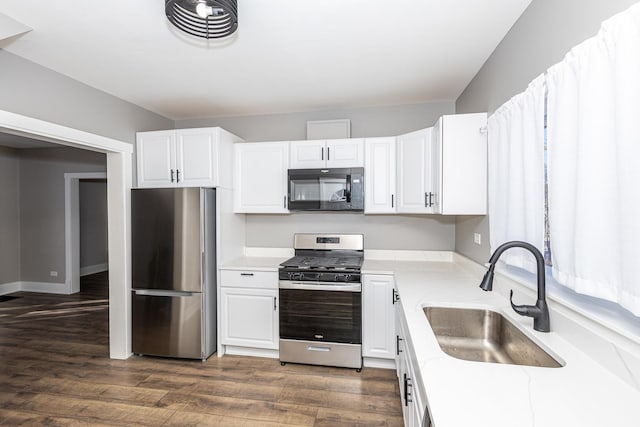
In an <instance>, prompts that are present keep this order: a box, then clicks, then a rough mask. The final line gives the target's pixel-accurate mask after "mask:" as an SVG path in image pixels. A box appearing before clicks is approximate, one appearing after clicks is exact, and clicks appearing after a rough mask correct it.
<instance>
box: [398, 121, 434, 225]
mask: <svg viewBox="0 0 640 427" xmlns="http://www.w3.org/2000/svg"><path fill="white" fill-rule="evenodd" d="M432 131H433V128H428V129H422V130H419V131H416V132H411V133H407V134H405V135H400V136H399V137H398V138H397V141H398V143H397V167H398V174H397V176H398V206H397V212H399V213H423V214H428V213H435V210H434V203H435V201H434V190H433V176H432V174H433V170H432V167H431V163H432V158H433V147H432V143H433V140H432V133H433V132H432Z"/></svg>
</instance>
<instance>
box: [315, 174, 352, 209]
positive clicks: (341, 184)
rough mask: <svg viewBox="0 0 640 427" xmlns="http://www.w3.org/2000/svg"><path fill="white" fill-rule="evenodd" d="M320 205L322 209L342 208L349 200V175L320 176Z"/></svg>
mask: <svg viewBox="0 0 640 427" xmlns="http://www.w3.org/2000/svg"><path fill="white" fill-rule="evenodd" d="M320 195H321V199H320V206H321V208H322V209H329V210H332V209H342V208H343V206H344V204H345V203H347V201H348V197H349V194H348V189H347V177H346V176H345V175H341V176H337V175H334V176H331V175H329V176H323V177H321V178H320Z"/></svg>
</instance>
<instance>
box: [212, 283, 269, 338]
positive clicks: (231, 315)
mask: <svg viewBox="0 0 640 427" xmlns="http://www.w3.org/2000/svg"><path fill="white" fill-rule="evenodd" d="M220 297H221V299H222V302H221V304H220V309H221V323H222V324H221V325H220V326H221V331H222V337H221V343H222V344H225V345H235V346H241V347H253V348H266V349H278V340H279V332H278V291H277V290H271V289H241V288H224V287H222V288H220Z"/></svg>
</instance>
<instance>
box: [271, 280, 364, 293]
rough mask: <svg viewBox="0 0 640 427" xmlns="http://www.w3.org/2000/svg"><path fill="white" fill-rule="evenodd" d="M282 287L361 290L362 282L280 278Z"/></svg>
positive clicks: (279, 283)
mask: <svg viewBox="0 0 640 427" xmlns="http://www.w3.org/2000/svg"><path fill="white" fill-rule="evenodd" d="M278 287H279V288H280V289H299V290H304V291H336V292H360V291H362V284H361V283H337V282H296V281H293V280H280V281H279V282H278Z"/></svg>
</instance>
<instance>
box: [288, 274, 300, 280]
mask: <svg viewBox="0 0 640 427" xmlns="http://www.w3.org/2000/svg"><path fill="white" fill-rule="evenodd" d="M289 278H290V279H291V280H302V278H303V274H302V273H289Z"/></svg>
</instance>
